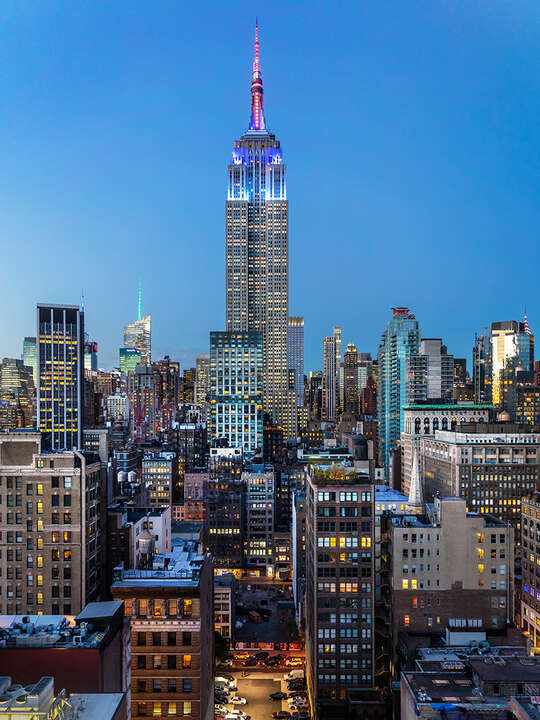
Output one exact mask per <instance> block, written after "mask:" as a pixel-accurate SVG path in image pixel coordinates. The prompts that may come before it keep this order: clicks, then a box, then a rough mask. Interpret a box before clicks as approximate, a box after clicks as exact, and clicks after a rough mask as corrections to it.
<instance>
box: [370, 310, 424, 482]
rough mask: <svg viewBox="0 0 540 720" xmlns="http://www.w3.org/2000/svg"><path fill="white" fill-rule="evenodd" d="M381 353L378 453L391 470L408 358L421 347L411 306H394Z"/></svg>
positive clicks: (378, 389) (404, 392) (404, 390)
mask: <svg viewBox="0 0 540 720" xmlns="http://www.w3.org/2000/svg"><path fill="white" fill-rule="evenodd" d="M392 312H393V316H392V319H391V320H390V322H389V323H388V326H387V328H386V330H385V331H384V333H383V335H382V339H381V344H380V346H379V353H378V385H377V414H378V419H379V453H380V456H381V462H382V463H383V464H384V467H385V471H386V472H387V473H388V470H389V467H390V457H391V455H392V453H393V451H394V450H395V449H396V448H397V447H398V446H399V442H400V438H401V432H402V430H403V406H404V405H405V404H406V402H407V357H408V356H409V355H415V354H416V353H417V352H418V348H419V346H420V329H419V327H418V322H417V320H416V318H415V317H414V315H413V314H412V313H410V312H409V308H406V307H395V308H392Z"/></svg>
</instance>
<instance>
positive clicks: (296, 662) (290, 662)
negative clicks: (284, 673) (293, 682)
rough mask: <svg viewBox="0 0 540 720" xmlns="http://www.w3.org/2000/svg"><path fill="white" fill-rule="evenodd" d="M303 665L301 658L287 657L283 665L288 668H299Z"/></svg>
mask: <svg viewBox="0 0 540 720" xmlns="http://www.w3.org/2000/svg"><path fill="white" fill-rule="evenodd" d="M303 664H304V661H303V660H302V658H301V657H288V658H287V659H286V660H285V665H287V666H288V667H301V666H302V665H303Z"/></svg>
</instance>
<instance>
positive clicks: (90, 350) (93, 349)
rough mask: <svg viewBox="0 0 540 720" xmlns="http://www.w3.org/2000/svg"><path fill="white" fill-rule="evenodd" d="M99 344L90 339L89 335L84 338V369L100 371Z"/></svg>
mask: <svg viewBox="0 0 540 720" xmlns="http://www.w3.org/2000/svg"><path fill="white" fill-rule="evenodd" d="M97 352H98V344H97V342H93V341H92V340H89V339H88V335H85V338H84V369H85V370H92V371H94V372H97V371H98V356H97Z"/></svg>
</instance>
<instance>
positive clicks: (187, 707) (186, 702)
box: [184, 700, 191, 715]
mask: <svg viewBox="0 0 540 720" xmlns="http://www.w3.org/2000/svg"><path fill="white" fill-rule="evenodd" d="M184 715H191V700H184Z"/></svg>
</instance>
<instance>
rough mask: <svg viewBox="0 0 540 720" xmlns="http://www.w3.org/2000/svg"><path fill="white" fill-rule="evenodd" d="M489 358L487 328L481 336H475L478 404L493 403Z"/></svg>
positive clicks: (475, 377) (474, 370) (474, 372)
mask: <svg viewBox="0 0 540 720" xmlns="http://www.w3.org/2000/svg"><path fill="white" fill-rule="evenodd" d="M489 356H490V344H489V332H488V329H487V328H482V332H481V333H480V335H475V338H474V346H473V388H474V400H475V402H476V403H484V402H487V403H490V402H491V373H490V369H489Z"/></svg>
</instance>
